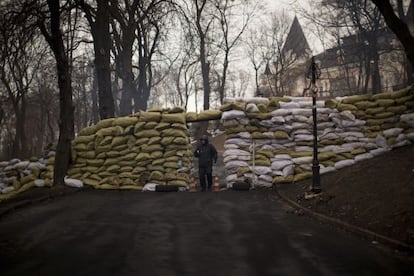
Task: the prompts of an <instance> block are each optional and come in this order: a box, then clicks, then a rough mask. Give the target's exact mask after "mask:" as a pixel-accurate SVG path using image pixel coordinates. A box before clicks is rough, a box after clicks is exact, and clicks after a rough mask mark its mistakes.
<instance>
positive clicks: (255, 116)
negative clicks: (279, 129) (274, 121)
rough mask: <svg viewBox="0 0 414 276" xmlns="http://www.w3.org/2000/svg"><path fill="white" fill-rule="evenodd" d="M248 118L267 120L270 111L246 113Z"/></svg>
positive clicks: (269, 116)
mask: <svg viewBox="0 0 414 276" xmlns="http://www.w3.org/2000/svg"><path fill="white" fill-rule="evenodd" d="M246 117H247V118H249V119H258V120H268V119H270V118H271V117H272V115H271V114H270V113H246Z"/></svg>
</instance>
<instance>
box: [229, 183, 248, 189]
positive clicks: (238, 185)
mask: <svg viewBox="0 0 414 276" xmlns="http://www.w3.org/2000/svg"><path fill="white" fill-rule="evenodd" d="M233 190H236V191H248V190H250V183H246V182H237V183H234V184H233Z"/></svg>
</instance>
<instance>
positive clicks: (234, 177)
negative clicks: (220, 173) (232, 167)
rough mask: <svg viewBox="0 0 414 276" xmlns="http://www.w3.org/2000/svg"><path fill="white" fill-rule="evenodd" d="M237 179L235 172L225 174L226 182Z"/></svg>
mask: <svg viewBox="0 0 414 276" xmlns="http://www.w3.org/2000/svg"><path fill="white" fill-rule="evenodd" d="M237 180H238V177H237V174H230V175H228V176H226V182H227V183H229V182H233V183H234V182H237Z"/></svg>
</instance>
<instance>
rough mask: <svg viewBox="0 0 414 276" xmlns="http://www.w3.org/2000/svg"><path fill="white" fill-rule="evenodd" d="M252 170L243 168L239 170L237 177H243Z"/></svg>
mask: <svg viewBox="0 0 414 276" xmlns="http://www.w3.org/2000/svg"><path fill="white" fill-rule="evenodd" d="M250 172H251V170H250V168H249V167H241V168H239V169H238V170H237V173H236V174H237V177H242V176H243V175H244V174H246V173H250Z"/></svg>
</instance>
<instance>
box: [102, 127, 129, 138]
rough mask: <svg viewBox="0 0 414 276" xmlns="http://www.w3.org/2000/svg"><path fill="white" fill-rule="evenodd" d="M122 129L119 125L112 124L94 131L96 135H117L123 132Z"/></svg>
mask: <svg viewBox="0 0 414 276" xmlns="http://www.w3.org/2000/svg"><path fill="white" fill-rule="evenodd" d="M123 131H124V129H123V128H122V127H120V126H113V127H107V128H102V129H100V130H98V131H97V132H96V135H97V136H119V135H121V134H122V133H123Z"/></svg>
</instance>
